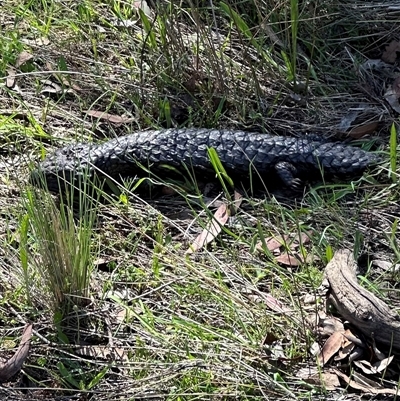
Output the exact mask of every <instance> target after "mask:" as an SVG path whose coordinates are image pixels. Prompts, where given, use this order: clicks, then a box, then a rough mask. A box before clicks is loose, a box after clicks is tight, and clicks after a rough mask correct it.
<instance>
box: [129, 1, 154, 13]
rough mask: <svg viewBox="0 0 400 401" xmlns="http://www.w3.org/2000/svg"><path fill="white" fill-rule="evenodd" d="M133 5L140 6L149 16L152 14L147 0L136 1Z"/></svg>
mask: <svg viewBox="0 0 400 401" xmlns="http://www.w3.org/2000/svg"><path fill="white" fill-rule="evenodd" d="M133 7H134V8H138V9H139V8H140V9H141V10H142V11H143V12H144V13H145V14H146V15H147V16H148V17H151V16H152V13H151V9H150V7H149V6H148V5H147V2H146V1H145V0H140V1H134V2H133Z"/></svg>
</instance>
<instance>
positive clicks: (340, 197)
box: [0, 0, 400, 400]
mask: <svg viewBox="0 0 400 401" xmlns="http://www.w3.org/2000/svg"><path fill="white" fill-rule="evenodd" d="M3 3H4V4H2V13H1V14H2V15H1V16H0V22H1V25H2V26H3V27H4V29H3V30H2V31H1V33H0V39H1V40H0V51H1V54H2V57H1V59H0V97H1V101H2V106H1V108H0V109H1V110H0V133H1V139H0V153H1V155H2V160H1V161H0V208H1V210H2V213H1V214H0V219H1V227H2V229H1V231H0V241H1V247H0V248H1V250H0V256H1V258H0V288H1V292H2V297H1V303H0V319H1V321H2V327H1V329H0V333H1V336H2V341H1V342H0V344H1V347H2V350H4V351H5V352H6V353H7V352H8V351H11V350H12V349H13V348H14V345H15V343H16V342H17V340H16V338H17V334H16V332H17V331H16V330H17V328H19V327H18V326H19V324H20V323H22V322H24V323H25V322H27V321H33V323H34V339H33V342H32V346H31V352H30V355H29V358H28V360H27V362H26V363H25V365H24V368H23V371H22V372H21V373H20V374H19V375H17V377H15V378H14V379H13V381H12V382H10V383H7V386H5V387H3V388H2V389H0V394H1V395H2V396H3V397H4V398H5V399H10V400H22V399H37V400H40V399H48V400H53V399H54V400H55V399H66V398H68V399H71V400H72V399H75V400H86V399H93V400H94V399H101V400H108V399H110V400H111V399H120V400H132V399H147V398H151V399H166V400H184V399H185V400H186V399H204V400H208V399H217V398H218V399H224V400H231V399H243V400H261V399H289V398H290V399H299V400H300V399H313V400H316V399H327V398H330V397H332V398H337V397H342V396H344V395H343V394H344V393H345V392H346V391H347V390H346V388H345V387H343V388H342V387H338V388H336V390H335V392H333V393H328V392H327V390H326V386H325V384H323V383H315V382H314V383H308V382H307V383H306V382H305V381H304V380H303V379H302V378H301V377H300V374H299V371H300V368H301V367H304V366H307V367H308V368H312V367H315V366H316V363H315V360H316V357H315V352H314V351H313V350H314V349H315V347H317V348H318V347H319V346H321V345H322V343H323V341H322V339H321V338H320V336H319V331H318V330H317V328H316V321H317V316H318V315H319V313H320V312H321V310H322V309H323V308H324V300H325V294H321V292H320V291H321V289H320V285H321V283H322V280H323V267H324V265H325V264H326V262H327V261H328V260H329V259H330V258H331V257H332V255H333V252H334V250H335V249H337V248H339V247H349V248H352V249H355V250H356V253H359V254H364V255H368V256H370V255H375V258H376V259H378V260H383V259H385V260H386V261H387V260H390V263H391V267H390V268H388V269H386V270H377V269H375V268H371V266H372V265H371V263H369V262H370V260H368V262H367V263H366V264H365V265H364V267H366V268H365V269H364V270H363V272H362V274H363V275H362V282H363V285H365V286H366V288H369V289H373V291H374V293H376V294H379V296H380V297H381V298H383V299H385V300H386V301H387V302H389V303H390V304H391V305H393V306H394V307H395V306H397V305H398V292H397V284H396V283H397V282H398V271H397V270H396V268H395V266H396V264H398V263H399V260H400V251H399V243H398V242H399V241H398V238H399V235H398V218H399V207H398V201H397V200H398V197H399V189H398V178H399V176H398V156H397V154H398V152H397V150H398V149H397V148H398V143H397V119H396V115H395V113H394V112H393V110H392V109H391V108H390V107H389V106H388V104H387V103H386V101H385V99H384V98H383V96H382V93H384V85H385V84H386V83H385V79H387V77H386V78H385V79H382V77H381V76H378V75H377V73H376V71H373V70H372V69H369V68H367V67H365V65H366V64H365V62H366V61H368V60H372V59H377V58H379V57H380V55H381V53H382V51H383V50H384V49H385V46H387V44H388V42H390V41H391V40H392V39H395V38H398V35H399V27H398V24H394V23H393V21H395V20H396V18H398V14H399V10H398V7H397V8H396V4H395V3H394V2H393V4H390V2H386V3H385V4H384V5H383V4H381V2H379V4H378V2H357V1H356V2H352V3H351V4H348V2H341V1H325V2H319V1H316V2H300V1H296V0H285V1H281V2H278V3H277V2H275V1H270V0H247V1H242V2H236V1H234V2H224V1H220V2H214V1H208V2H200V1H179V2H172V1H159V2H150V1H149V2H147V3H146V4H144V3H143V2H122V1H119V0H109V1H106V2H99V1H97V0H87V1H84V2H79V3H71V2H56V1H51V0H50V1H37V0H31V1H29V2H26V1H22V2H21V1H20V2H15V1H13V0H7V1H5V2H3ZM389 75H390V73H389ZM367 124H374V127H375V128H374V138H373V140H372V139H371V140H370V137H369V136H368V126H367ZM178 126H179V127H181V126H184V127H192V126H194V127H217V128H218V127H221V128H222V127H223V128H237V129H252V130H257V131H263V132H270V133H273V134H280V135H296V136H299V135H303V134H304V133H306V132H311V133H317V134H322V135H324V136H327V137H329V136H332V135H334V134H336V137H341V136H343V135H344V133H348V132H351V130H353V129H356V128H358V129H359V131H358V132H359V133H360V132H361V135H360V136H362V137H364V136H365V137H366V138H367V140H365V138H362V139H363V140H362V142H363V146H364V147H365V148H368V147H372V148H374V146H382V147H383V148H385V150H388V154H389V157H388V160H389V159H390V162H389V163H387V164H390V165H389V167H388V166H387V164H385V163H383V164H382V166H380V167H379V168H377V169H375V170H372V171H370V172H368V173H366V174H365V175H364V176H363V177H362V178H360V179H359V180H358V181H353V182H351V183H349V182H347V183H335V182H333V183H332V182H323V183H320V184H318V185H316V186H314V187H312V188H306V189H305V191H304V194H303V195H299V196H298V197H297V198H296V199H293V198H289V199H288V198H287V197H285V195H286V194H285V193H284V192H283V193H282V191H277V192H274V193H273V194H269V195H270V196H269V197H267V198H266V196H265V195H266V192H263V193H262V195H261V196H259V197H257V196H252V197H245V198H244V199H243V200H242V204H241V207H240V208H239V209H238V210H237V211H236V213H235V214H234V215H231V216H230V219H229V220H228V222H227V223H226V224H224V225H223V227H221V230H220V231H221V233H220V234H219V235H218V237H217V238H216V239H214V241H212V242H211V243H210V244H208V246H207V247H204V248H202V249H200V250H199V251H198V252H195V253H193V254H188V253H187V252H186V251H187V249H188V248H189V246H190V244H192V243H193V240H194V239H195V238H196V236H197V235H198V234H199V233H200V232H201V230H202V229H204V227H207V225H208V224H209V221H210V218H211V217H210V216H211V215H212V213H213V212H214V210H215V209H216V208H217V207H218V205H219V204H218V202H220V198H219V196H217V197H216V198H215V199H211V198H207V197H205V198H201V199H200V198H199V192H201V190H199V189H198V188H199V187H198V185H197V184H198V183H197V182H196V183H194V185H193V188H195V191H194V193H190V192H191V191H189V193H181V194H180V195H179V196H177V195H176V193H173V194H171V193H170V192H169V193H168V195H164V196H162V197H156V198H155V199H151V200H149V199H147V200H144V199H145V198H144V197H143V196H138V195H137V194H136V193H133V192H132V191H131V189H132V185H129V183H127V185H126V187H121V188H118V191H119V193H118V196H115V195H114V196H110V197H108V195H107V194H105V193H104V192H102V193H101V194H100V193H99V194H100V195H101V196H102V197H103V199H102V202H98V201H97V199H98V198H99V196H100V195H97V192H93V191H92V190H90V189H88V188H86V192H82V193H79V195H78V194H77V193H76V194H75V195H78V197H72V198H60V199H58V201H55V200H54V198H52V197H51V196H50V195H49V194H48V193H46V192H45V191H40V190H37V189H32V188H30V187H25V186H24V185H25V177H27V175H28V173H27V170H28V168H27V166H32V164H33V163H34V162H36V161H38V160H40V159H41V158H43V157H44V156H45V154H46V153H47V152H51V151H52V150H53V149H54V148H56V147H60V146H63V145H65V144H66V143H72V142H76V141H85V140H89V139H90V140H92V139H93V140H106V139H108V138H112V137H115V136H117V135H123V134H127V133H129V132H131V131H132V130H138V129H146V128H152V127H157V128H159V127H178ZM353 137H354V138H355V137H356V136H355V135H354V136H353ZM214 153H215V152H214ZM214 153H213V152H212V150H211V151H210V158H211V159H212V161H213V163H214V165H215V166H216V170H217V172H218V174H217V175H218V180H219V181H221V182H222V183H224V185H225V186H224V191H223V192H224V195H225V197H226V198H228V200H229V202H231V201H232V200H233V199H234V196H233V195H231V193H230V192H231V185H230V181H229V177H226V174H225V172H224V169H223V166H221V165H220V164H221V163H220V161H219V159H218V155H216V154H214ZM161 179H163V177H161ZM186 184H187V183H186ZM249 185H250V186H251V183H250V184H249ZM174 189H176V186H174ZM250 193H252V194H253V195H254V194H255V193H256V192H255V191H254V192H252V191H250ZM232 209H233V208H232ZM272 238H279V240H280V241H281V243H280V244H279V246H278V248H277V249H275V250H271V249H270V245H271V241H272ZM283 256H285V257H286V258H287V259H288V258H289V257H296V258H297V259H296V260H300V263H298V264H297V265H292V266H288V264H283V263H281V262H282V260H283V259H282V258H281V259H278V258H279V257H283ZM279 260H280V261H281V262H279ZM291 260H293V259H291ZM381 265H382V264H381ZM394 377H396V376H391V377H390V380H392V381H393V380H397V379H395V378H394ZM388 380H389V379H388Z"/></svg>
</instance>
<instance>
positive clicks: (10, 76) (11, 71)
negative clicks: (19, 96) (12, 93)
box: [6, 67, 17, 88]
mask: <svg viewBox="0 0 400 401" xmlns="http://www.w3.org/2000/svg"><path fill="white" fill-rule="evenodd" d="M16 73H17V71H16V69H15V68H13V67H10V68H7V78H6V86H7V88H12V87H13V86H14V85H15V74H16Z"/></svg>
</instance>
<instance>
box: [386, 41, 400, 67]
mask: <svg viewBox="0 0 400 401" xmlns="http://www.w3.org/2000/svg"><path fill="white" fill-rule="evenodd" d="M397 52H399V53H400V42H398V41H396V40H392V41H391V42H390V43H389V44H388V45H387V46H386V49H385V51H384V52H383V53H382V61H384V62H385V63H390V64H394V63H395V62H396V59H397V57H398V56H397Z"/></svg>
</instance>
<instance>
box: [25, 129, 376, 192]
mask: <svg viewBox="0 0 400 401" xmlns="http://www.w3.org/2000/svg"><path fill="white" fill-rule="evenodd" d="M208 148H214V149H215V150H216V152H217V154H218V156H219V158H220V160H221V162H222V164H223V166H224V167H225V169H226V170H227V172H228V173H230V174H232V175H231V177H232V178H235V177H237V176H238V175H239V176H249V174H250V170H251V169H253V175H254V174H255V173H254V171H257V172H258V174H259V175H260V177H261V178H263V179H264V180H265V181H266V183H268V177H269V176H268V174H274V175H277V176H278V177H279V178H280V179H281V180H282V182H283V183H284V184H285V185H287V186H289V187H298V185H299V184H300V182H301V181H300V178H304V177H308V176H309V175H311V174H319V175H320V174H321V172H322V171H323V172H324V174H328V175H334V176H337V177H342V178H347V177H353V176H360V175H362V173H363V171H364V170H365V169H366V168H367V167H368V166H370V165H373V164H376V163H378V162H379V161H380V157H379V156H378V155H377V154H376V153H371V152H367V151H364V150H362V149H360V148H356V147H353V146H349V145H346V144H343V143H340V142H327V141H324V140H319V139H318V138H316V137H315V136H312V137H307V136H305V137H303V138H292V137H282V136H273V135H268V134H261V133H251V132H245V131H232V130H228V129H202V128H187V129H186V128H182V129H174V128H173V129H163V130H152V131H140V132H135V133H133V134H130V135H127V136H122V137H119V138H115V139H112V140H109V141H107V142H104V143H100V144H94V143H77V144H73V145H69V146H66V147H63V148H61V149H58V150H56V151H55V152H54V153H52V154H50V155H48V156H47V157H46V158H45V159H44V160H43V161H42V162H41V163H40V164H39V165H38V167H37V168H36V169H35V170H34V171H33V172H32V175H31V180H32V181H33V182H39V181H38V177H43V178H44V179H45V181H46V183H47V187H48V189H49V190H51V191H58V190H59V189H60V188H61V189H63V188H64V187H65V182H67V183H70V184H71V183H72V184H76V183H77V182H78V180H79V179H82V178H85V179H86V178H91V177H93V176H94V175H98V176H101V175H104V176H110V177H112V178H115V179H118V178H119V177H120V176H125V177H126V176H135V175H140V173H141V169H142V167H141V166H145V167H146V168H149V169H150V170H151V171H155V172H158V171H160V168H162V165H169V166H174V167H176V168H178V169H181V170H183V165H186V167H187V168H188V169H189V171H194V172H196V173H200V174H201V175H202V176H204V175H207V174H214V175H215V171H214V169H213V167H212V165H211V162H210V159H209V154H208V151H207V149H208ZM165 171H168V170H164V175H165ZM167 174H168V173H167ZM142 175H143V172H142Z"/></svg>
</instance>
